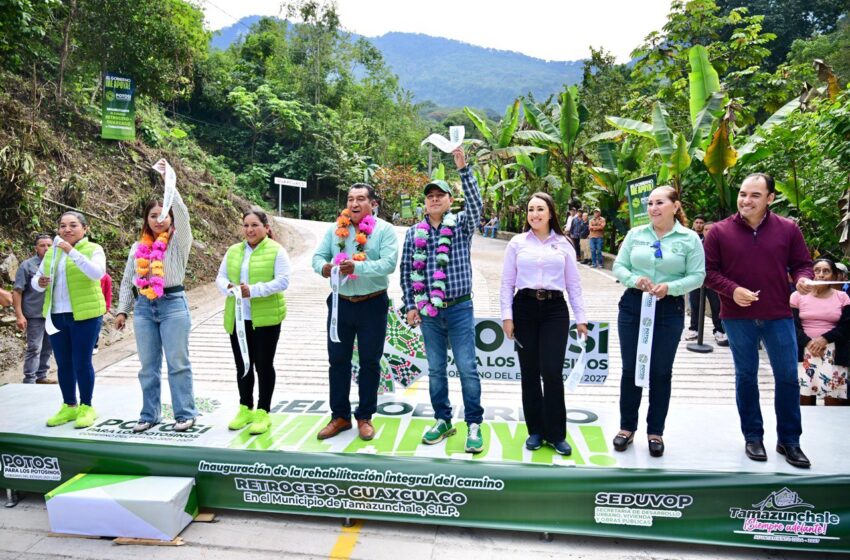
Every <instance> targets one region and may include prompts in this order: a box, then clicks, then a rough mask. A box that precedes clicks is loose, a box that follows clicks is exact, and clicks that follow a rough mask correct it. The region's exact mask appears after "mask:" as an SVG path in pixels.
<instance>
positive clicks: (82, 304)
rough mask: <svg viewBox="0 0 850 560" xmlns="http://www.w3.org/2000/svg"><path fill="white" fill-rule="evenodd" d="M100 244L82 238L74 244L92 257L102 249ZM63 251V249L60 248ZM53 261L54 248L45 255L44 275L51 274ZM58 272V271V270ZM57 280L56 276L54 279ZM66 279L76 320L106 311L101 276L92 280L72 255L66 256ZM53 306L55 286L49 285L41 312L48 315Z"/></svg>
mask: <svg viewBox="0 0 850 560" xmlns="http://www.w3.org/2000/svg"><path fill="white" fill-rule="evenodd" d="M100 248H101V247H100V245H98V244H97V243H92V242H90V241H89V240H88V239H87V238H85V237H84V238H82V239H80V240H79V241H77V244H76V245H74V249H76V250H77V251H79V252H80V253H82V254H83V256H85V257H86V258H87V259H91V258H92V255H94V252H95V251H97V250H98V249H100ZM59 251H61V249H59ZM52 263H53V250H52V249H51V250H49V251H47V253H46V254H45V255H44V269H43V270H44V275H45V276H47V275H49V274H50V267H51V266H52ZM57 272H58V271H57ZM53 280H54V281H55V278H54V279H53ZM65 281H66V283H67V284H68V295H69V296H70V297H71V310H72V311H73V314H74V320H75V321H85V320H86V319H93V318H94V317H102V316H103V314H104V313H106V300H104V299H103V292H102V291H101V289H100V278H98V279H97V280H92V279H91V278H89V277H88V276H86V275H85V274H83V271H82V270H80V269H79V267H77V265H76V264H75V263H74V261H73V260H72V259H71V258H70V257H67V256H66V257H65ZM52 306H53V286H52V285H48V286H47V291H46V292H45V294H44V307H43V308H42V310H41V314H42V315H44V317H45V318H46V317H47V314H48V313H50V311H51V307H52Z"/></svg>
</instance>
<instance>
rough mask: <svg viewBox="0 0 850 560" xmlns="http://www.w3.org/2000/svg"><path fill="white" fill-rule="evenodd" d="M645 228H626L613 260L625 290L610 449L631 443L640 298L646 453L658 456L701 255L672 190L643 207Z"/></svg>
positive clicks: (637, 391) (701, 270)
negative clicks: (647, 300)
mask: <svg viewBox="0 0 850 560" xmlns="http://www.w3.org/2000/svg"><path fill="white" fill-rule="evenodd" d="M647 211H648V212H649V217H650V223H649V224H647V225H645V226H638V227H635V228H632V230H631V231H629V233H628V235H626V239H625V240H624V241H623V245H622V247H621V248H620V252H619V253H618V254H617V259H616V260H615V261H614V270H613V272H614V276H616V277H617V279H618V280H619V281H620V283H622V284H623V285H624V286H626V288H627V290H626V291H625V293H624V294H623V297H622V298H621V299H620V306H619V307H620V312H619V315H618V318H617V330H618V333H619V335H620V352H621V355H622V360H623V376H622V378H621V379H620V432H619V433H618V434H617V437H615V438H614V449H616V450H617V451H625V450H626V448H627V447H628V446H629V444H630V443H632V441H633V440H634V435H635V431H636V430H637V424H638V408H640V400H641V394H642V388H641V387H638V386H636V385H635V369H636V362H637V352H638V335H639V332H640V326H641V325H640V323H641V302H642V299H643V295H644V293H648V294H651V295H652V296H654V297H655V298H656V306H655V318H654V324H653V326H652V328H653V336H652V347H651V348H652V352H651V358H650V360H649V411H648V413H647V418H646V424H647V438H648V440H649V454H650V455H652V456H653V457H661V456H662V455H663V454H664V441H663V439H662V436H663V435H664V422H665V420H666V418H667V410H668V408H669V405H670V386H671V382H672V377H673V360H674V358H675V357H676V350H677V349H678V347H679V339H680V338H681V336H682V330H683V329H684V326H685V300H684V297H683V296H684V295H685V294H687V293H688V292H690V291H691V290H695V289H697V288H699V287H700V286H701V285H702V282H703V279H704V278H705V255H704V253H703V250H702V243H701V242H700V239H699V237H698V236H697V234H696V233H695V232H694V231H693V230H690V229H688V228H687V218H686V217H685V213H684V211H683V210H682V203H681V202H680V201H679V195H678V193H677V192H676V190H675V189H674V188H672V187H669V186H663V187H658V188H656V189H655V190H653V191H652V192H651V193H650V195H649V201H648V203H647Z"/></svg>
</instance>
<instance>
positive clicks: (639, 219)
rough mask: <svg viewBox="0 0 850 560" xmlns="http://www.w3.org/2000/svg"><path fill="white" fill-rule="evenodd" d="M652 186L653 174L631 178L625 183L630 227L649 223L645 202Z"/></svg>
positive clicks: (653, 185)
mask: <svg viewBox="0 0 850 560" xmlns="http://www.w3.org/2000/svg"><path fill="white" fill-rule="evenodd" d="M654 188H655V175H654V174H653V175H647V176H646V177H641V178H639V179H633V180H631V181H628V182H627V183H626V196H627V197H628V201H629V223H630V224H631V227H637V226H642V225H644V224H648V223H649V213H648V212H647V211H646V203H647V201H648V200H649V193H651V192H652V189H654Z"/></svg>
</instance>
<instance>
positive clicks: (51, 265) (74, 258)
mask: <svg viewBox="0 0 850 560" xmlns="http://www.w3.org/2000/svg"><path fill="white" fill-rule="evenodd" d="M88 231H89V228H88V224H87V222H86V218H85V216H83V215H82V214H80V213H79V212H65V213H64V214H62V216H61V218H59V238H60V239H59V240H57V241H56V242H54V245H53V249H52V250H50V251H48V252H47V254H45V256H44V259H42V261H41V265H39V267H38V272H37V273H36V275H35V276H33V279H32V287H33V289H35V290H38V291H39V292H45V291H46V294H45V296H44V307H43V311H42V312H43V314H44V318H45V319H46V320H47V325H46V327H47V332H48V334H49V335H50V344H51V345H52V346H53V355H54V356H55V357H56V366H57V368H58V370H59V371H58V376H59V387H60V389H61V390H62V400H63V404H62V407H61V408H60V409H59V412H57V413H56V414H55V415H53V416H52V417H50V418H49V419H48V420H47V425H48V426H50V427H54V426H60V425H62V424H67V423H68V422H74V427H75V428H87V427H89V426H91V425H92V424H94V421H95V420H96V419H97V413H96V412H95V410H94V408H93V407H92V396H93V394H94V367H93V366H92V351H93V350H94V345H95V343H96V342H97V337H98V335H99V334H100V325H101V323H102V321H103V314H104V313H106V301H105V300H104V298H103V292H102V291H101V289H100V278H101V276H103V275H104V273H105V272H106V255H105V254H104V252H103V248H101V246H100V245H98V244H96V243H92V242H91V241H89V240H88V238H87V237H86V235H87V234H88ZM78 389H79V396H80V398H79V405H78V403H77V390H78Z"/></svg>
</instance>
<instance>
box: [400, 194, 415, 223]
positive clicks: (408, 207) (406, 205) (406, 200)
mask: <svg viewBox="0 0 850 560" xmlns="http://www.w3.org/2000/svg"><path fill="white" fill-rule="evenodd" d="M401 217H402V218H412V217H413V203H412V202H411V200H410V195H406V194H403V195H401Z"/></svg>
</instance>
